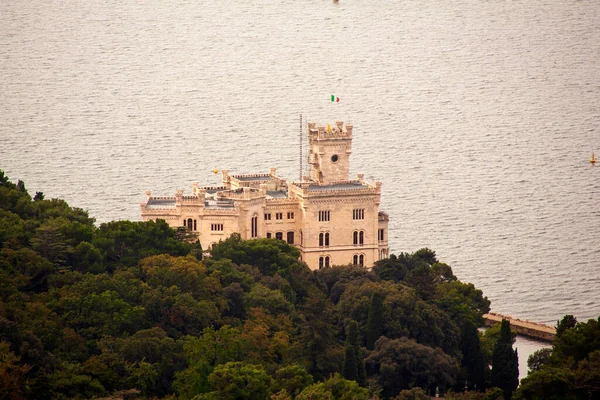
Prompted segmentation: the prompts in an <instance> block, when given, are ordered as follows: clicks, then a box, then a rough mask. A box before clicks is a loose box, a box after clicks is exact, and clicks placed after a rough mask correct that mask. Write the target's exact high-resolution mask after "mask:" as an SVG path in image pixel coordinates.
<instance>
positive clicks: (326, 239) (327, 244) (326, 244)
mask: <svg viewBox="0 0 600 400" xmlns="http://www.w3.org/2000/svg"><path fill="white" fill-rule="evenodd" d="M328 246H329V232H327V233H326V234H325V247H328Z"/></svg>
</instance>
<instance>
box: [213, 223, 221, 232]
mask: <svg viewBox="0 0 600 400" xmlns="http://www.w3.org/2000/svg"><path fill="white" fill-rule="evenodd" d="M210 230H211V231H213V232H222V231H223V224H210Z"/></svg>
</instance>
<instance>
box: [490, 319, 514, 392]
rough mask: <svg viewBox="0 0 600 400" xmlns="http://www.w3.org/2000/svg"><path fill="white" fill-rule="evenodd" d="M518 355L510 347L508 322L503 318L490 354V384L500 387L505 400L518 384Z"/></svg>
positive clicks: (510, 338)
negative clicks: (498, 334)
mask: <svg viewBox="0 0 600 400" xmlns="http://www.w3.org/2000/svg"><path fill="white" fill-rule="evenodd" d="M518 356H519V354H518V352H517V351H516V350H513V348H512V336H511V333H510V322H508V321H507V320H505V319H503V320H502V325H501V326H500V337H499V338H498V341H497V342H496V346H495V347H494V353H493V354H492V386H496V387H499V388H500V389H502V391H503V392H504V399H505V400H511V399H512V394H513V392H514V391H515V389H516V388H517V386H519V360H518Z"/></svg>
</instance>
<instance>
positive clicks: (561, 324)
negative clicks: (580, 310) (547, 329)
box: [556, 315, 577, 336]
mask: <svg viewBox="0 0 600 400" xmlns="http://www.w3.org/2000/svg"><path fill="white" fill-rule="evenodd" d="M575 325H577V318H575V317H574V316H572V315H565V316H564V317H563V319H561V320H560V321H558V322H557V323H556V336H562V334H563V333H565V331H566V330H567V329H572V328H575Z"/></svg>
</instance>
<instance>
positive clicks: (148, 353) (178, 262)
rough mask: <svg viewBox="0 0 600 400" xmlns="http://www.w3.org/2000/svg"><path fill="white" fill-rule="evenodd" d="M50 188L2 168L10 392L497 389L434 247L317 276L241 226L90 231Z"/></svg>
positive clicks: (267, 395) (3, 344)
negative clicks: (218, 230) (210, 230)
mask: <svg viewBox="0 0 600 400" xmlns="http://www.w3.org/2000/svg"><path fill="white" fill-rule="evenodd" d="M44 197H45V196H44V195H43V193H40V192H38V193H36V195H35V196H34V197H33V198H32V197H31V196H30V195H29V193H28V192H27V190H26V188H25V185H24V184H23V183H22V182H21V181H19V182H17V184H13V183H12V182H11V181H10V180H9V179H8V178H7V177H6V176H5V175H4V173H3V172H2V171H0V393H7V395H4V394H2V395H0V398H2V399H4V398H6V399H87V398H100V397H107V396H112V398H125V397H127V398H136V397H139V398H163V397H169V398H178V399H197V400H198V399H313V400H314V399H370V398H381V399H393V398H397V399H400V398H417V397H414V396H418V395H420V394H422V395H424V394H425V393H427V394H431V395H433V394H435V392H436V390H438V391H440V392H441V393H445V392H447V391H450V390H455V391H461V390H464V387H465V381H466V382H467V385H468V387H469V389H470V390H474V389H477V390H479V391H485V389H486V387H489V384H490V380H491V374H490V371H489V366H490V365H491V362H492V354H491V353H490V352H489V351H486V348H490V345H489V344H487V345H485V343H480V340H483V341H484V342H485V340H486V339H485V337H483V338H481V337H480V335H479V334H478V332H477V329H476V327H478V326H480V325H481V323H482V315H483V314H484V313H486V312H488V311H489V307H490V302H489V300H488V299H487V298H486V297H484V296H483V294H482V292H481V291H480V290H478V289H476V288H475V287H474V286H473V285H472V284H468V283H463V282H460V281H459V280H458V279H457V278H456V277H455V276H454V275H453V273H452V269H451V267H450V266H448V265H446V264H444V263H442V262H440V261H439V260H438V259H437V257H436V254H435V252H434V251H432V250H430V249H421V250H418V251H416V252H414V253H412V254H409V253H400V254H398V255H391V256H390V258H388V259H385V260H381V261H379V262H377V264H376V265H375V266H374V267H373V268H372V269H371V270H367V269H365V268H363V267H358V266H351V265H344V266H333V267H331V268H325V269H322V270H318V271H311V270H310V269H309V268H308V267H307V266H306V265H305V264H304V263H302V262H301V261H299V257H298V256H299V253H298V250H297V249H296V248H294V247H293V246H290V245H288V244H287V243H285V242H283V241H279V240H276V239H255V240H242V239H241V238H240V237H239V235H235V234H234V235H232V236H231V237H229V238H227V239H226V240H224V241H222V242H220V243H218V244H216V245H215V246H214V247H213V248H212V249H211V252H210V254H207V253H204V256H203V253H202V251H201V250H198V249H199V248H200V246H199V244H198V243H196V244H194V243H190V242H188V241H186V240H182V237H181V235H178V233H177V232H175V231H174V230H172V229H171V228H169V226H168V225H167V223H166V222H165V221H162V220H158V221H156V222H154V221H148V222H132V221H113V222H109V223H103V224H100V225H99V226H96V224H95V220H94V219H93V218H91V217H90V216H89V215H88V213H87V212H86V211H84V210H82V209H80V208H75V207H71V206H69V205H68V204H67V203H66V202H65V201H63V200H59V199H49V200H46V199H45V198H44ZM184 239H185V236H184ZM565 335H566V336H565V337H567V336H568V335H570V334H569V333H568V332H567V333H566V334H565ZM565 340H566V339H565ZM572 342H573V343H572V344H571V341H570V342H568V343H567V342H565V344H564V345H563V346H562V347H561V348H562V349H567V348H569V349H570V347H568V346H577V342H576V341H575V339H573V341H572ZM486 346H487V347H486ZM491 348H493V345H492V346H491ZM564 351H567V350H564ZM569 351H570V350H569ZM585 352H588V353H589V351H588V349H587V348H586V349H582V350H581V354H588V353H585ZM584 357H585V355H584ZM593 362H596V360H595V358H592V360H591V361H589V363H593ZM128 396H129V397H128ZM406 396H413V397H406Z"/></svg>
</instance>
